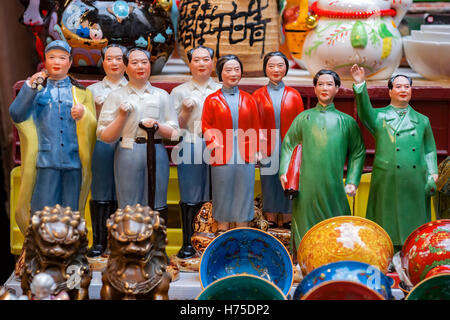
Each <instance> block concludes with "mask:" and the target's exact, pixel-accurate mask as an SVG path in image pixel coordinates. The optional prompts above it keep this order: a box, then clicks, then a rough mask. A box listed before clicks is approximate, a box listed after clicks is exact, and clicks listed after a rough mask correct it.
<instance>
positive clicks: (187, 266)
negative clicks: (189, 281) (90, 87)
mask: <svg viewBox="0 0 450 320" xmlns="http://www.w3.org/2000/svg"><path fill="white" fill-rule="evenodd" d="M200 259H201V256H200V255H199V254H197V255H195V256H194V257H192V258H188V259H181V258H178V257H177V255H176V254H174V255H172V256H170V262H171V263H174V264H175V265H176V266H177V267H178V268H179V269H180V271H183V272H198V271H199V270H200Z"/></svg>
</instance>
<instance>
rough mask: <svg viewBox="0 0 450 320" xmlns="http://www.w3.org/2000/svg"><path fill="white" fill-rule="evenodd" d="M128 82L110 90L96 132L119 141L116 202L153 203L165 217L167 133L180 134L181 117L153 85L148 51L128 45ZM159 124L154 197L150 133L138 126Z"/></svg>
mask: <svg viewBox="0 0 450 320" xmlns="http://www.w3.org/2000/svg"><path fill="white" fill-rule="evenodd" d="M125 65H126V73H127V75H128V78H129V82H128V84H127V85H126V86H124V87H122V88H119V89H117V90H114V91H112V92H111V93H110V94H109V95H108V97H107V98H106V100H105V102H104V103H103V108H102V111H101V112H100V116H99V119H98V127H97V136H98V138H99V139H100V140H101V141H103V142H105V143H114V142H117V141H118V145H117V147H116V150H115V158H114V179H115V185H116V195H117V201H118V207H119V208H120V209H123V208H125V206H127V205H131V206H133V205H136V204H142V205H147V204H148V203H149V201H152V200H154V208H152V209H153V210H156V211H158V212H159V213H160V215H161V216H162V217H163V218H164V220H165V221H166V222H167V218H168V216H167V215H168V208H167V188H168V184H169V158H168V154H167V151H166V149H165V147H164V145H163V143H162V139H163V138H167V139H170V138H172V139H177V138H178V119H177V114H176V112H175V109H174V107H173V103H172V98H171V97H170V95H169V94H168V93H167V92H166V91H164V90H162V89H159V88H156V87H153V86H152V85H151V84H150V82H149V81H148V78H149V76H150V54H149V53H148V51H145V50H142V49H138V48H137V49H132V50H130V51H128V54H127V57H126V59H125ZM139 123H142V124H143V125H144V126H145V127H147V128H151V127H153V125H155V124H156V125H158V128H159V129H158V130H157V131H156V134H155V139H154V148H155V150H156V151H155V152H156V161H155V163H156V168H154V169H155V172H156V186H153V185H152V186H151V187H155V188H156V191H155V198H154V199H149V198H148V190H149V189H148V187H149V185H148V184H149V183H148V181H147V180H148V179H147V176H148V170H147V161H146V159H147V146H146V143H147V135H146V131H145V130H144V129H142V128H140V127H139Z"/></svg>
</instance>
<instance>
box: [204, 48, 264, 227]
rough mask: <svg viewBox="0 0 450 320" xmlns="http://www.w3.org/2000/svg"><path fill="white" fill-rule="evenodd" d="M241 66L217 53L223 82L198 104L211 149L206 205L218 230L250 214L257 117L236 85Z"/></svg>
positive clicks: (248, 218) (249, 97) (245, 220)
mask: <svg viewBox="0 0 450 320" xmlns="http://www.w3.org/2000/svg"><path fill="white" fill-rule="evenodd" d="M242 72H243V69H242V62H241V61H240V60H239V58H238V57H237V56H235V55H226V56H223V57H221V58H219V59H218V61H217V64H216V73H217V76H218V78H219V81H221V82H223V86H222V88H221V89H219V90H217V91H216V92H214V93H213V94H211V95H209V96H208V97H207V98H206V100H205V104H204V106H203V114H202V131H203V136H204V138H205V141H206V146H207V148H208V149H209V150H210V151H211V154H210V158H209V160H208V161H209V163H210V164H211V183H212V203H213V208H212V210H213V217H214V219H215V220H216V221H217V223H218V232H217V233H218V234H219V233H220V232H222V231H225V230H227V229H228V228H229V224H230V222H236V226H237V227H246V226H248V222H249V221H251V220H252V219H253V217H254V206H253V195H254V185H255V162H256V161H258V160H259V156H258V154H257V153H258V146H259V130H260V122H259V115H258V107H257V105H256V101H255V100H254V99H253V97H252V95H250V94H249V93H247V92H244V91H242V90H239V88H238V83H239V81H240V80H241V77H242Z"/></svg>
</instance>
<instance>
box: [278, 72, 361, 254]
mask: <svg viewBox="0 0 450 320" xmlns="http://www.w3.org/2000/svg"><path fill="white" fill-rule="evenodd" d="M340 82H341V81H340V79H339V76H338V75H337V73H336V72H334V71H331V70H320V71H319V72H318V73H317V74H316V75H315V76H314V79H313V84H314V92H315V94H316V96H317V99H318V103H317V105H316V106H315V107H314V108H312V109H308V110H305V111H303V112H302V113H300V115H299V116H297V117H296V118H295V119H294V121H293V122H292V125H291V127H290V128H289V130H288V132H287V133H286V135H285V136H284V140H283V143H282V146H281V161H280V180H281V183H282V186H283V189H284V188H285V185H286V183H287V182H288V181H287V177H286V172H287V171H288V167H289V164H290V162H291V156H292V153H293V151H294V149H295V148H296V146H297V145H298V144H301V145H302V159H301V168H300V179H299V188H298V195H297V197H296V198H295V199H294V202H293V208H292V229H291V230H292V236H291V241H293V246H291V248H292V249H293V250H295V249H297V248H298V245H299V244H300V240H301V238H302V237H303V236H304V235H305V233H306V232H307V231H308V230H309V229H310V228H311V227H313V226H314V225H315V224H317V223H319V222H320V221H322V220H325V219H328V218H331V217H334V216H339V215H350V214H351V211H350V206H349V204H348V200H347V196H346V195H349V196H352V197H353V196H355V194H356V189H357V187H358V185H359V182H360V179H361V173H362V170H363V166H364V160H365V156H366V149H365V146H364V142H363V139H362V135H361V131H360V129H359V127H358V124H357V123H356V120H355V119H354V118H352V117H351V116H349V115H348V114H345V113H343V112H341V111H338V110H337V109H336V107H335V106H334V103H333V100H334V97H335V95H336V94H337V93H338V91H339V87H340ZM346 159H348V164H347V176H346V182H345V186H344V182H343V178H344V166H345V161H346ZM293 252H295V251H293Z"/></svg>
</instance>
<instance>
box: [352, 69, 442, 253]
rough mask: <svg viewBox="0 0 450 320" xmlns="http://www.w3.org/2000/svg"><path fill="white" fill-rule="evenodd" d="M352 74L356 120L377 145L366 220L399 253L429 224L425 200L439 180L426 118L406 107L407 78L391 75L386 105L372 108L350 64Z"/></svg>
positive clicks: (358, 72)
mask: <svg viewBox="0 0 450 320" xmlns="http://www.w3.org/2000/svg"><path fill="white" fill-rule="evenodd" d="M351 73H352V76H353V80H354V81H355V84H354V85H353V91H354V93H355V97H356V103H357V108H358V116H359V117H360V118H361V120H362V122H363V124H364V125H365V126H366V128H367V129H368V130H369V131H370V133H371V134H372V135H373V137H374V139H375V143H376V146H375V160H374V163H373V171H372V178H371V184H370V192H369V201H368V203H367V212H366V217H367V218H368V219H370V220H373V221H374V222H376V223H377V224H379V225H380V226H381V227H382V228H384V229H385V230H386V232H387V233H388V234H389V236H390V237H391V240H392V243H393V244H394V246H395V247H396V248H395V249H396V250H399V249H400V248H401V246H402V245H403V243H404V241H405V240H406V238H407V237H408V236H409V235H410V234H411V232H413V231H414V230H415V229H416V228H417V227H419V226H421V225H423V224H425V223H427V222H429V221H430V220H431V207H430V196H431V195H432V194H433V193H434V192H435V190H436V184H435V181H436V180H437V177H438V175H437V172H438V170H437V156H436V144H435V142H434V137H433V132H432V130H431V126H430V121H429V119H428V117H426V116H424V115H422V114H420V113H418V112H417V111H415V110H414V109H413V108H411V106H410V105H409V101H410V100H411V85H412V80H411V79H410V78H409V77H407V76H404V75H396V76H393V77H392V78H391V79H390V80H389V82H388V87H389V96H390V98H391V104H390V105H388V106H387V107H384V108H373V107H372V104H371V103H370V99H369V94H368V92H367V87H366V83H365V72H364V69H363V68H361V67H358V65H354V66H353V67H352V68H351Z"/></svg>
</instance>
